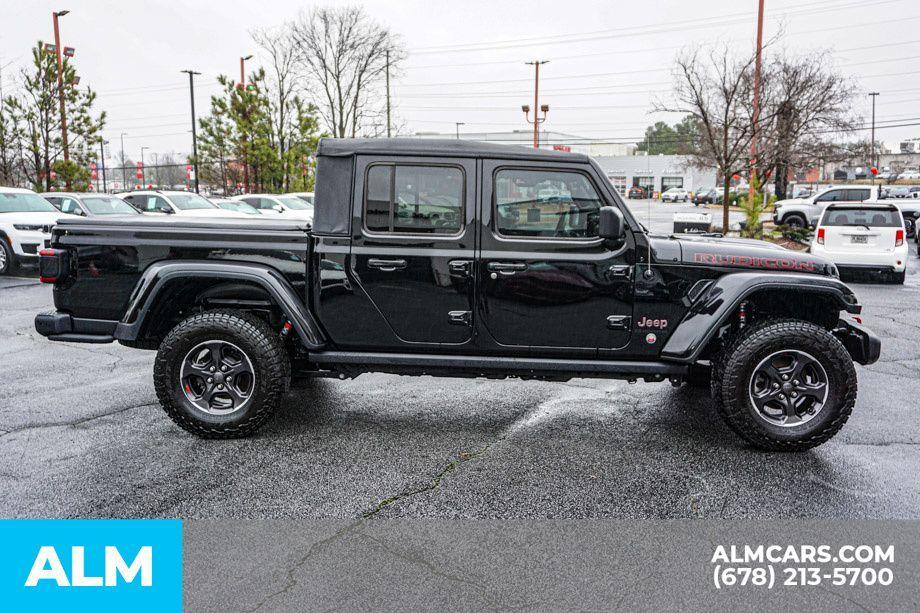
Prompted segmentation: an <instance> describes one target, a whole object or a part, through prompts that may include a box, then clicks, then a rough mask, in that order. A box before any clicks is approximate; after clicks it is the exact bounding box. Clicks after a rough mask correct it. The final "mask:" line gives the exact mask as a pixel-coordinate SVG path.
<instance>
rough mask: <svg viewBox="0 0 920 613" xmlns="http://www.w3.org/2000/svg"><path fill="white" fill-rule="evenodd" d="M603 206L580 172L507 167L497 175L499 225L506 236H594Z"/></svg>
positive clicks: (496, 212) (501, 232)
mask: <svg viewBox="0 0 920 613" xmlns="http://www.w3.org/2000/svg"><path fill="white" fill-rule="evenodd" d="M601 206H603V203H602V202H601V199H600V196H598V194H597V191H596V190H595V189H594V186H593V185H592V184H591V181H589V180H588V178H587V177H586V176H585V175H583V174H581V173H579V172H567V171H558V170H521V169H507V170H499V171H498V173H496V175H495V219H496V222H495V225H496V229H497V230H498V233H499V234H501V235H503V236H512V237H539V238H594V237H596V236H597V230H598V221H599V219H600V208H601Z"/></svg>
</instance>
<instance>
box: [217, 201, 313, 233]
mask: <svg viewBox="0 0 920 613" xmlns="http://www.w3.org/2000/svg"><path fill="white" fill-rule="evenodd" d="M233 200H238V201H240V202H245V203H246V204H248V205H250V206H252V207H254V208H256V209H258V210H259V212H260V213H262V214H263V215H265V216H266V217H271V216H276V217H280V218H282V219H294V220H297V221H305V222H307V223H308V224H310V225H313V205H311V204H309V203H307V202H305V201H304V200H302V199H301V198H299V197H298V196H291V195H278V194H243V195H242V196H234V197H233Z"/></svg>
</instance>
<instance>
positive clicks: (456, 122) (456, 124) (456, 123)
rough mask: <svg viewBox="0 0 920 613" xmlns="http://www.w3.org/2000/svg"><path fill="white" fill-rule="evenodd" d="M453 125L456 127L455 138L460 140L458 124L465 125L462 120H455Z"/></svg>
mask: <svg viewBox="0 0 920 613" xmlns="http://www.w3.org/2000/svg"><path fill="white" fill-rule="evenodd" d="M454 125H455V126H456V127H457V140H460V126H465V125H466V124H465V123H464V122H462V121H455V122H454Z"/></svg>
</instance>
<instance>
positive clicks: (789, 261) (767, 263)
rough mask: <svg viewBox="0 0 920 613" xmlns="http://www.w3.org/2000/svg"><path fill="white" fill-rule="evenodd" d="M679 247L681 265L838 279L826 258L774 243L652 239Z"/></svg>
mask: <svg viewBox="0 0 920 613" xmlns="http://www.w3.org/2000/svg"><path fill="white" fill-rule="evenodd" d="M652 240H653V241H654V242H655V243H659V242H660V241H665V240H666V241H668V242H671V243H677V244H678V245H679V246H680V261H681V262H682V263H684V264H687V265H692V266H710V267H712V266H715V267H719V268H739V269H747V270H751V269H756V270H770V271H788V272H799V273H812V274H818V275H830V276H837V267H836V266H834V264H833V263H831V262H829V261H828V260H825V259H824V258H821V257H818V256H815V255H812V254H810V253H805V252H803V251H792V250H791V249H786V248H785V247H780V246H779V245H776V244H774V243H769V242H767V241H760V240H754V239H748V238H719V237H712V236H692V235H681V236H679V237H678V236H671V237H668V238H667V239H665V238H653V239H652Z"/></svg>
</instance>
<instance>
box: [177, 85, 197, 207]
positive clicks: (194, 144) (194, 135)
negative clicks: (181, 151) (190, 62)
mask: <svg viewBox="0 0 920 613" xmlns="http://www.w3.org/2000/svg"><path fill="white" fill-rule="evenodd" d="M182 72H185V73H188V94H189V97H190V98H191V102H192V168H193V169H194V170H193V171H194V173H195V193H196V194H197V193H198V133H197V132H196V131H195V75H196V74H199V75H200V74H201V73H200V72H195V71H194V70H183V71H182Z"/></svg>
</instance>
